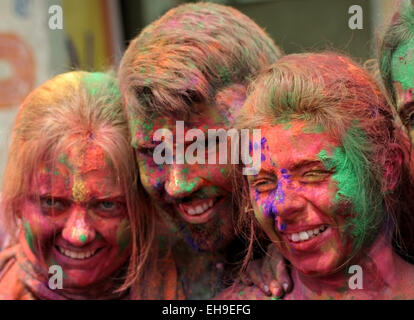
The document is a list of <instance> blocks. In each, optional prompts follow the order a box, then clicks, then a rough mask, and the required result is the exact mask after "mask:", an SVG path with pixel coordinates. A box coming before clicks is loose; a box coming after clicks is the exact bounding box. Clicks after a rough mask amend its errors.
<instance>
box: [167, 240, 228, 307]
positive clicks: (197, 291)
mask: <svg viewBox="0 0 414 320" xmlns="http://www.w3.org/2000/svg"><path fill="white" fill-rule="evenodd" d="M172 252H173V255H174V260H175V261H176V263H177V268H178V273H179V278H180V281H181V283H182V286H183V289H184V292H185V295H186V298H187V299H211V298H212V297H214V296H215V295H216V294H217V293H218V292H220V291H221V290H222V289H224V287H225V286H226V285H225V283H224V282H225V280H224V279H225V278H226V277H227V271H228V270H227V268H226V259H225V255H224V254H222V253H221V252H220V251H212V252H195V251H194V250H192V249H191V248H189V246H188V245H187V244H186V243H184V242H179V244H178V243H177V244H176V245H175V247H174V249H173V250H172Z"/></svg>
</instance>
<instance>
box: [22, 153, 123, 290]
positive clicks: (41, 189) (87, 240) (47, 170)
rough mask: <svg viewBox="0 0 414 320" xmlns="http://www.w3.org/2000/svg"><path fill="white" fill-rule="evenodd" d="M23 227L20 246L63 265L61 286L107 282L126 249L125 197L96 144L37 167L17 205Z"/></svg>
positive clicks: (50, 262) (44, 263) (43, 262)
mask: <svg viewBox="0 0 414 320" xmlns="http://www.w3.org/2000/svg"><path fill="white" fill-rule="evenodd" d="M22 225H23V232H24V236H25V246H24V247H25V248H26V250H30V251H31V252H32V253H33V254H34V256H35V257H36V259H37V262H38V263H39V264H40V265H41V266H42V267H46V268H48V267H49V266H50V265H59V266H61V267H62V269H63V272H64V275H65V276H64V280H63V288H70V287H85V286H88V285H92V284H94V283H97V282H99V281H100V280H103V279H105V278H107V277H108V276H110V275H111V274H113V273H114V272H115V271H116V270H118V269H119V268H120V267H121V266H122V265H123V264H124V263H125V262H126V261H127V259H128V256H129V254H130V250H131V243H130V238H131V233H130V224H129V219H128V214H127V209H126V199H125V194H124V192H123V190H122V189H121V188H120V186H119V184H118V183H117V179H116V177H115V175H114V170H113V168H112V166H111V165H110V162H109V161H108V160H107V159H106V158H105V156H104V152H103V150H102V148H100V147H97V146H95V145H89V146H88V147H87V148H85V150H75V149H71V150H66V151H65V152H62V153H61V154H60V155H59V157H58V159H57V160H56V162H55V163H54V164H53V165H48V164H44V165H42V166H41V168H40V170H39V171H38V174H37V184H36V185H33V186H32V195H31V196H30V197H28V198H27V199H26V200H25V201H24V203H23V206H22Z"/></svg>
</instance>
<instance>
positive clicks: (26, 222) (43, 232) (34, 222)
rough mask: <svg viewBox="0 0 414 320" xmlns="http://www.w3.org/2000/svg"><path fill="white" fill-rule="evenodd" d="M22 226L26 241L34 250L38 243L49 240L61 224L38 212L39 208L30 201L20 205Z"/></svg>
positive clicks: (41, 243)
mask: <svg viewBox="0 0 414 320" xmlns="http://www.w3.org/2000/svg"><path fill="white" fill-rule="evenodd" d="M22 227H23V232H24V235H25V238H26V241H27V243H28V245H29V247H30V249H31V250H32V251H33V252H34V251H36V250H37V246H38V245H43V244H44V241H48V240H50V239H51V238H52V237H53V236H54V235H55V234H56V233H57V232H58V230H59V229H61V226H60V224H59V222H58V221H53V220H52V219H51V218H49V217H46V216H44V215H43V214H42V212H39V208H38V207H37V206H35V205H34V204H33V203H31V202H27V203H25V204H23V206H22Z"/></svg>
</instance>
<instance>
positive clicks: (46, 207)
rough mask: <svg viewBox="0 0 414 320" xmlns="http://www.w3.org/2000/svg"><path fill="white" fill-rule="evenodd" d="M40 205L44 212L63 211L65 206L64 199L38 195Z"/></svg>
mask: <svg viewBox="0 0 414 320" xmlns="http://www.w3.org/2000/svg"><path fill="white" fill-rule="evenodd" d="M40 207H41V208H42V210H43V211H44V212H45V213H49V212H57V211H63V210H64V209H65V207H66V203H65V201H63V200H61V199H58V198H53V197H40Z"/></svg>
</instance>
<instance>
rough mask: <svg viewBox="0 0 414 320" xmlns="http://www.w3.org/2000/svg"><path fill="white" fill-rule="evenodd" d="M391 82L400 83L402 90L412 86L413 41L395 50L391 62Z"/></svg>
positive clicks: (413, 70) (413, 64)
mask: <svg viewBox="0 0 414 320" xmlns="http://www.w3.org/2000/svg"><path fill="white" fill-rule="evenodd" d="M391 76H392V80H393V81H396V82H399V83H401V85H402V87H403V89H404V90H407V89H410V88H413V86H414V81H413V80H414V78H413V77H414V39H410V40H409V41H407V42H405V43H404V44H402V45H400V46H399V47H398V48H397V50H395V52H394V54H393V56H392V61H391Z"/></svg>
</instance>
